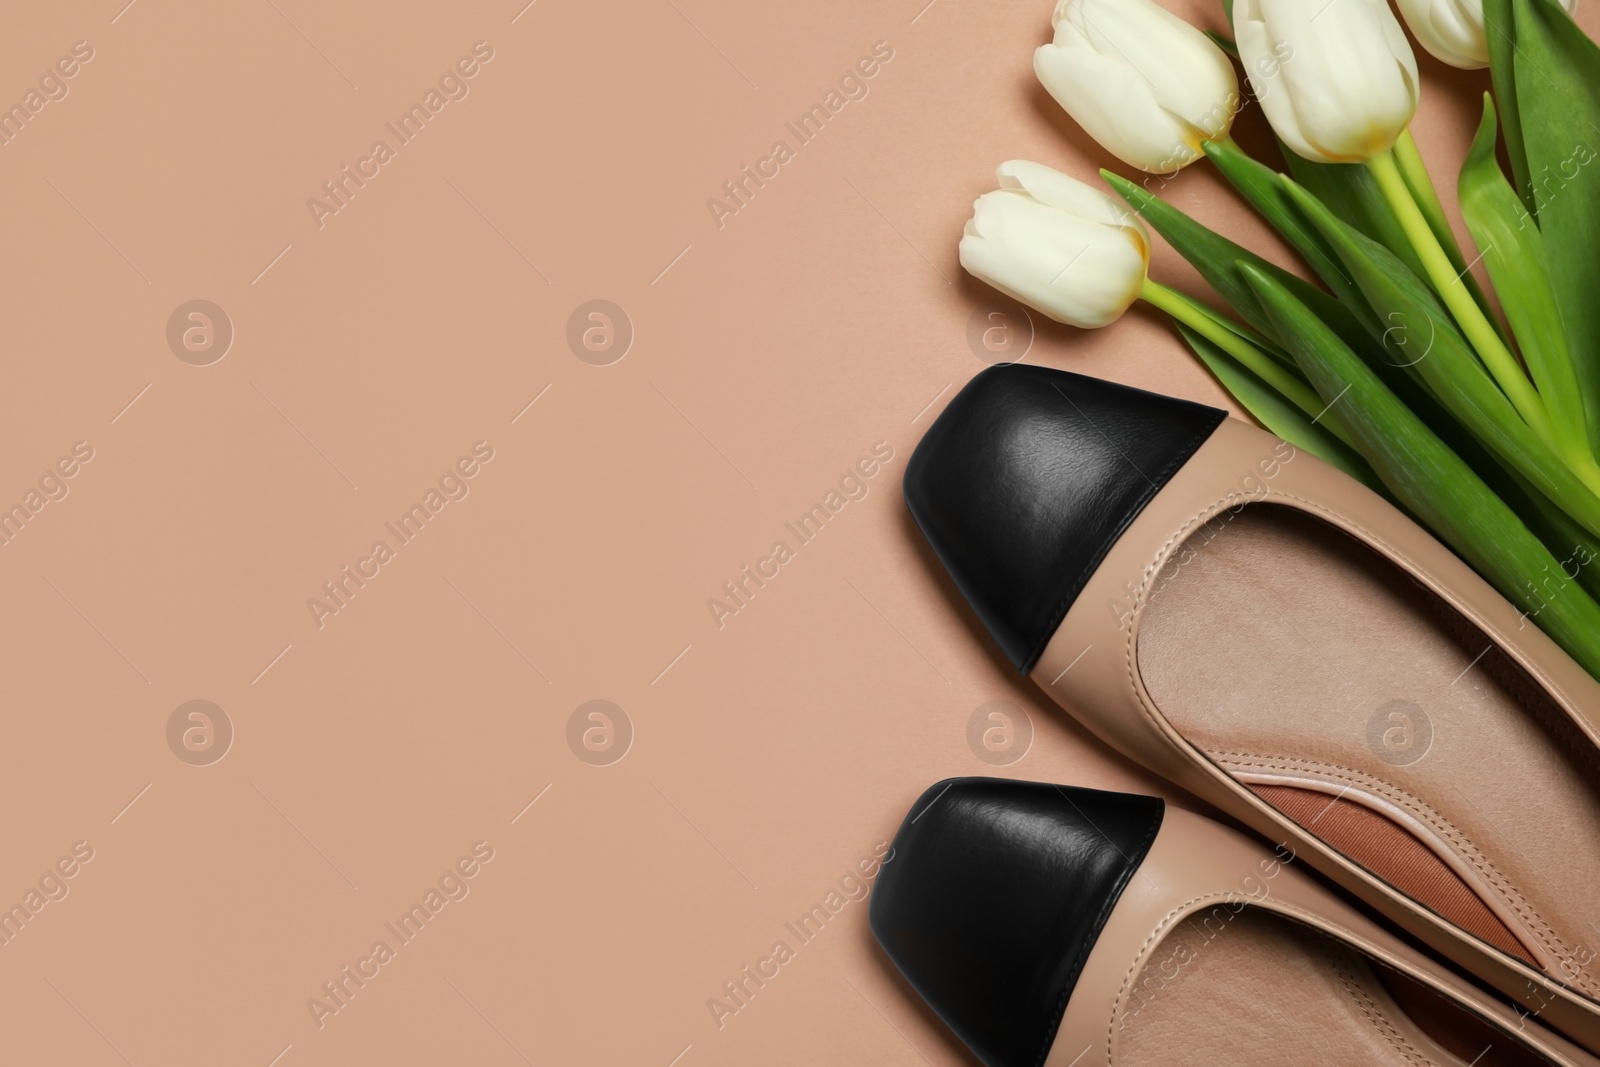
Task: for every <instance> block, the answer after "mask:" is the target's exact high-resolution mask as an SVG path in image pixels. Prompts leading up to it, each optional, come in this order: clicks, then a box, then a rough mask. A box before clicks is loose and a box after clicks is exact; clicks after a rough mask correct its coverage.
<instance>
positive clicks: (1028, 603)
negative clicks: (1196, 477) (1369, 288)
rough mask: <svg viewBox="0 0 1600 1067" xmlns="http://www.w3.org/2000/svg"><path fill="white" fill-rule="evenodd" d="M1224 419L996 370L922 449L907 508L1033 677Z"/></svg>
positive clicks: (909, 471)
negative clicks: (1135, 528)
mask: <svg viewBox="0 0 1600 1067" xmlns="http://www.w3.org/2000/svg"><path fill="white" fill-rule="evenodd" d="M1226 414H1227V413H1226V412H1223V411H1220V410H1218V409H1216V408H1211V407H1206V406H1205V405H1203V404H1195V403H1191V402H1189V401H1187V400H1178V399H1176V398H1174V397H1169V396H1161V395H1159V394H1157V393H1147V392H1144V391H1143V390H1140V389H1133V388H1130V387H1128V386H1125V385H1118V384H1116V383H1115V382H1106V381H1101V380H1100V379H1098V378H1089V377H1085V376H1084V375H1081V374H1069V373H1067V372H1065V371H1058V370H1051V369H1049V368H1047V367H1034V366H1029V365H1026V364H1010V365H1007V366H1002V367H991V368H989V369H988V370H985V371H983V372H982V373H980V374H979V375H978V376H977V377H975V378H973V379H972V381H970V382H968V383H967V385H966V387H965V388H963V389H962V390H961V392H960V393H958V394H956V397H955V399H954V400H952V401H950V405H949V407H947V408H945V410H944V411H943V412H942V413H941V414H940V415H939V418H938V419H937V420H935V421H934V424H933V425H932V426H931V427H930V428H929V429H928V432H927V434H926V436H924V437H923V439H922V442H921V443H920V444H919V445H918V446H917V448H916V451H915V452H914V453H913V454H912V456H911V460H910V462H909V463H907V465H906V474H905V497H906V503H907V505H908V506H909V507H910V509H911V514H912V516H913V517H914V518H915V519H916V522H917V526H918V527H919V528H920V529H921V530H922V533H923V536H925V537H926V538H927V539H928V541H929V543H930V544H931V545H932V546H933V550H934V552H935V553H937V554H938V556H939V559H940V560H941V561H942V562H943V563H944V565H945V568H946V569H947V570H949V572H950V576H951V577H952V578H953V579H954V580H955V583H956V586H957V587H958V588H959V589H960V590H961V592H962V594H963V595H964V596H965V597H966V598H967V601H968V602H969V603H970V604H971V605H972V607H973V609H974V610H975V611H976V612H977V613H978V617H979V618H980V619H982V620H983V624H984V625H985V626H986V627H988V630H989V632H990V633H991V634H992V635H993V636H994V639H995V640H996V641H997V642H998V643H999V645H1000V647H1001V649H1002V650H1003V651H1004V652H1005V654H1006V656H1007V657H1008V658H1009V659H1010V660H1011V662H1012V663H1014V664H1015V665H1016V666H1017V668H1018V669H1019V670H1021V671H1023V672H1024V673H1026V672H1027V671H1028V670H1030V669H1031V668H1032V667H1033V665H1034V663H1035V662H1036V661H1037V660H1038V658H1039V655H1040V653H1042V652H1043V651H1044V646H1045V644H1046V643H1047V642H1048V641H1049V640H1050V636H1051V635H1052V634H1053V633H1055V630H1056V627H1057V626H1058V625H1060V623H1061V620H1062V618H1063V617H1064V616H1065V615H1066V613H1067V609H1068V608H1069V607H1071V606H1072V601H1073V599H1074V598H1075V597H1076V596H1077V595H1078V592H1079V590H1081V589H1082V588H1083V585H1084V583H1085V582H1086V581H1088V579H1089V576H1090V575H1091V574H1092V573H1093V572H1094V568H1095V567H1097V566H1099V564H1100V561H1101V560H1102V559H1104V558H1105V554H1106V552H1108V551H1109V550H1110V548H1111V546H1112V544H1114V543H1115V542H1116V540H1117V538H1118V537H1120V536H1121V535H1122V532H1123V531H1124V530H1125V529H1127V527H1128V524H1129V523H1130V522H1132V521H1133V519H1134V518H1135V516H1137V515H1138V514H1139V512H1140V511H1141V510H1143V508H1144V506H1145V505H1146V504H1147V503H1149V501H1150V499H1151V498H1152V497H1153V496H1155V494H1156V493H1157V492H1159V491H1160V489H1161V487H1162V486H1163V485H1165V484H1166V483H1167V480H1168V479H1169V478H1171V477H1172V475H1173V473H1174V472H1176V471H1177V469H1178V468H1179V467H1181V466H1182V465H1183V464H1184V462H1185V461H1186V460H1188V458H1189V457H1190V456H1191V455H1193V454H1194V451H1195V449H1197V448H1199V447H1200V445H1201V444H1202V443H1204V441H1205V439H1206V438H1207V437H1209V436H1210V435H1211V431H1212V430H1214V429H1216V428H1217V426H1218V424H1219V423H1221V422H1222V420H1223V419H1224V418H1225V417H1226Z"/></svg>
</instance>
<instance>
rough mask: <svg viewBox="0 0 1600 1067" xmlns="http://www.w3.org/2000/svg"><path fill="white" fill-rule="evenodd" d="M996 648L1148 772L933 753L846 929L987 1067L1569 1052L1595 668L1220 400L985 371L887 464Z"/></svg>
mask: <svg viewBox="0 0 1600 1067" xmlns="http://www.w3.org/2000/svg"><path fill="white" fill-rule="evenodd" d="M905 497H906V501H907V504H908V505H909V507H910V510H911V512H912V515H913V517H914V518H915V520H916V523H917V525H918V527H919V529H920V530H921V531H922V533H923V535H924V536H925V537H926V538H927V540H928V542H929V544H930V545H931V546H932V548H933V550H934V553H935V555H937V556H938V558H939V560H940V561H941V563H942V564H943V565H944V567H945V569H946V570H947V571H948V572H949V574H950V577H951V579H952V580H953V582H954V584H955V586H956V587H957V589H959V591H960V592H961V594H962V596H963V597H964V598H965V599H966V600H967V602H968V604H969V605H970V606H971V607H972V609H973V611H974V612H975V613H976V615H977V617H978V618H979V619H980V620H981V621H982V623H983V625H984V627H985V628H986V629H987V630H988V632H989V634H990V635H991V637H992V638H993V640H994V642H995V643H996V644H997V645H998V646H999V649H1000V651H1001V652H1003V653H1004V654H1005V656H1006V657H1007V658H1008V659H1009V660H1010V661H1011V662H1012V663H1013V664H1014V665H1015V666H1016V667H1017V668H1018V669H1019V670H1020V671H1022V672H1023V673H1026V674H1028V675H1030V676H1031V677H1032V679H1033V680H1034V681H1035V682H1036V683H1037V684H1038V686H1039V687H1040V688H1041V689H1043V690H1044V691H1045V692H1046V693H1047V694H1049V695H1050V696H1051V697H1052V698H1053V699H1054V700H1056V701H1057V702H1058V703H1059V704H1061V706H1062V707H1063V708H1065V709H1066V710H1067V711H1068V712H1069V713H1070V714H1072V715H1073V716H1074V717H1075V718H1077V719H1078V720H1079V721H1080V722H1082V723H1083V724H1084V725H1085V726H1087V727H1088V728H1089V729H1090V730H1091V731H1092V732H1094V733H1095V734H1097V735H1098V736H1099V737H1101V738H1102V739H1103V740H1104V741H1106V742H1107V743H1108V744H1110V745H1111V746H1112V747H1114V748H1116V749H1118V750H1119V751H1121V752H1122V753H1124V754H1126V755H1127V756H1129V757H1130V758H1132V759H1133V760H1134V761H1136V762H1138V763H1139V764H1142V765H1143V766H1145V767H1146V768H1148V769H1150V770H1151V771H1153V772H1155V773H1157V774H1159V775H1161V776H1162V777H1163V778H1165V779H1167V780H1169V781H1171V782H1172V783H1174V784H1175V785H1177V786H1180V787H1182V789H1183V790H1185V791H1187V792H1188V793H1189V794H1192V795H1193V796H1195V797H1197V798H1199V800H1201V801H1203V802H1205V803H1206V804H1209V805H1210V806H1211V807H1212V808H1214V809H1216V810H1217V811H1218V812H1220V813H1221V814H1222V815H1223V816H1225V817H1227V818H1228V819H1230V820H1232V821H1233V822H1235V823H1237V824H1238V825H1239V826H1242V827H1243V828H1244V832H1241V831H1240V830H1237V829H1233V828H1230V827H1229V826H1225V825H1223V824H1222V823H1220V822H1218V821H1215V820H1213V819H1210V818H1206V817H1204V816H1201V815H1198V814H1194V813H1191V812H1187V811H1181V810H1178V809H1177V808H1175V807H1169V806H1167V805H1165V804H1164V803H1163V802H1162V801H1161V800H1160V799H1158V798H1154V797H1146V796H1136V795H1131V794H1121V793H1108V792H1103V791H1097V790H1091V789H1083V788H1076V787H1072V786H1065V785H1048V784H1037V783H1028V782H1018V781H1010V780H1000V779H979V778H966V779H952V780H949V781H945V782H941V783H938V784H936V785H935V786H933V787H931V788H930V789H929V790H928V791H927V792H926V793H925V794H924V796H923V797H922V798H921V799H920V800H919V801H918V802H917V803H916V805H914V806H913V808H912V810H911V812H910V813H909V814H908V815H907V817H906V820H905V823H904V824H903V825H902V827H901V829H900V831H899V833H898V834H897V836H896V838H895V842H894V851H893V853H892V855H893V862H892V863H889V864H887V865H886V866H885V867H884V870H883V873H882V874H881V875H880V878H879V881H878V885H877V887H876V888H875V890H874V893H873V898H872V904H871V909H870V911H871V914H870V921H871V926H872V930H873V933H874V935H875V936H876V938H877V940H878V942H879V943H880V945H881V946H882V947H883V949H884V951H885V953H886V954H887V955H888V957H889V958H890V960H891V961H892V962H893V963H894V964H895V966H896V967H897V968H898V969H899V971H900V972H901V974H902V975H903V976H904V977H905V979H906V981H907V982H908V983H909V984H910V986H911V987H912V988H913V989H915V990H916V991H917V993H918V994H920V995H921V996H922V998H923V999H924V1000H926V1002H927V1003H928V1004H929V1005H930V1006H931V1007H932V1008H933V1010H934V1011H935V1012H936V1013H937V1014H938V1015H939V1016H940V1017H941V1018H942V1019H943V1020H944V1021H945V1022H946V1023H947V1024H948V1025H949V1026H950V1028H951V1029H952V1030H953V1031H954V1032H955V1033H956V1034H957V1035H958V1036H959V1037H960V1038H961V1039H962V1041H964V1042H965V1043H966V1045H967V1046H968V1047H969V1048H970V1049H971V1050H972V1051H973V1052H974V1053H975V1054H976V1055H977V1057H978V1058H979V1059H980V1060H981V1061H982V1062H984V1063H985V1064H989V1065H991V1067H1088V1065H1090V1064H1096V1065H1098V1064H1109V1065H1113V1067H1122V1065H1130V1067H1131V1065H1164V1064H1175V1063H1183V1064H1230V1065H1233V1064H1281V1063H1285V1062H1302V1061H1303V1062H1307V1063H1328V1064H1356V1063H1361V1064H1380V1065H1385V1067H1387V1065H1390V1064H1396V1065H1399V1064H1405V1065H1418V1064H1440V1065H1461V1067H1468V1065H1471V1067H1492V1065H1516V1067H1522V1065H1531V1064H1583V1065H1593V1067H1600V1059H1597V1058H1596V1057H1595V1056H1594V1055H1593V1053H1594V1052H1596V1051H1600V961H1597V959H1596V954H1597V951H1600V948H1597V946H1600V847H1597V842H1600V733H1597V725H1600V724H1597V721H1596V719H1597V716H1600V686H1597V684H1596V682H1595V681H1594V680H1593V679H1592V678H1591V677H1590V676H1589V675H1588V674H1587V673H1586V672H1585V671H1584V670H1583V669H1582V668H1580V667H1578V666H1577V665H1576V664H1575V663H1573V662H1572V661H1571V660H1570V659H1568V658H1567V656H1566V655H1565V654H1564V653H1563V652H1562V651H1561V650H1560V649H1559V648H1557V647H1556V645H1555V644H1554V643H1553V642H1552V641H1551V640H1550V639H1549V638H1547V637H1546V636H1545V635H1544V634H1543V633H1542V632H1541V631H1539V630H1538V629H1537V627H1536V626H1534V625H1533V624H1532V622H1531V621H1530V620H1529V619H1527V618H1526V617H1525V616H1524V615H1523V614H1522V613H1520V612H1518V611H1517V610H1516V609H1515V608H1513V607H1512V606H1511V605H1510V604H1509V603H1507V602H1506V601H1505V600H1504V599H1503V598H1502V597H1501V596H1500V595H1499V594H1498V593H1496V592H1495V591H1494V590H1492V589H1491V588H1490V587H1489V586H1488V585H1487V584H1486V583H1485V582H1484V581H1483V580H1482V579H1481V578H1480V577H1478V576H1477V574H1475V573H1474V572H1473V571H1472V570H1471V569H1470V568H1469V567H1468V566H1466V565H1465V564H1464V563H1462V562H1461V561H1460V560H1459V559H1457V558H1456V557H1455V556H1454V555H1453V554H1452V553H1451V552H1450V551H1449V550H1448V549H1446V548H1445V547H1443V546H1442V545H1440V544H1439V543H1438V542H1437V541H1435V540H1433V538H1432V537H1430V536H1429V535H1428V534H1427V533H1426V532H1424V531H1423V530H1422V529H1420V528H1419V527H1418V526H1416V525H1415V524H1414V523H1413V522H1412V521H1411V520H1410V519H1408V518H1407V517H1406V516H1405V515H1403V514H1402V513H1401V512H1400V511H1399V510H1397V509H1396V508H1395V507H1394V506H1393V505H1391V504H1390V503H1389V502H1388V501H1386V500H1384V499H1383V498H1382V497H1380V496H1379V495H1377V494H1376V493H1373V492H1372V491H1371V490H1369V489H1367V488H1366V487H1365V486H1363V485H1361V484H1359V483H1358V482H1356V481H1354V480H1353V479H1351V478H1349V477H1347V476H1346V475H1344V474H1343V473H1341V472H1339V471H1337V470H1335V469H1334V468H1332V467H1330V466H1328V465H1327V464H1324V463H1322V462H1321V461H1319V460H1317V459H1316V458H1315V457H1313V456H1310V455H1308V454H1306V453H1304V452H1302V451H1299V450H1297V449H1295V448H1294V447H1293V446H1291V445H1289V444H1288V443H1287V442H1285V441H1283V440H1281V439H1279V438H1277V437H1274V436H1273V435H1271V434H1268V433H1266V432H1264V431H1262V430H1259V429H1257V428H1255V427H1253V426H1250V425H1247V424H1245V423H1243V422H1240V421H1237V420H1234V419H1231V418H1228V417H1227V416H1226V414H1225V413H1224V412H1222V411H1219V410H1217V409H1214V408H1209V407H1206V406H1203V405H1199V404H1194V403H1190V402H1187V401H1183V400H1178V399H1174V398H1170V397H1164V396H1159V395H1156V394H1152V393H1147V392H1142V391H1140V390H1136V389H1130V388H1127V387H1124V386H1120V385H1116V384H1114V383H1110V382H1104V381H1100V380H1097V379H1093V378H1088V377H1084V376H1081V375H1075V374H1069V373H1064V372H1061V371H1055V370H1050V369H1047V368H1041V367H1034V366H1027V365H1021V364H1018V365H1010V366H1003V367H995V368H990V369H989V370H986V371H984V372H983V373H981V374H980V375H978V377H977V378H975V379H973V381H972V382H971V383H969V384H968V385H967V386H966V387H965V388H964V389H963V390H962V392H961V393H959V394H958V395H957V396H956V398H955V399H954V400H952V401H951V403H950V405H949V406H948V407H947V408H946V410H945V411H944V412H943V413H942V414H941V415H940V416H939V418H938V419H937V420H936V422H935V423H934V424H933V426H932V427H931V428H930V429H929V431H928V433H927V435H926V436H925V437H924V439H923V441H922V442H921V444H920V445H919V446H918V447H917V449H916V452H915V453H914V454H913V456H912V458H911V460H910V462H909V464H908V466H907V470H906V475H905Z"/></svg>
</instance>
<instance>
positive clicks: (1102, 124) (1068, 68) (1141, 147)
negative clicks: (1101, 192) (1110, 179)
mask: <svg viewBox="0 0 1600 1067" xmlns="http://www.w3.org/2000/svg"><path fill="white" fill-rule="evenodd" d="M1033 69H1034V73H1035V74H1037V75H1038V77H1039V81H1040V83H1041V84H1043V85H1044V87H1045V89H1046V90H1047V91H1048V92H1049V93H1050V95H1051V96H1052V97H1054V98H1055V101H1056V103H1058V104H1060V105H1061V107H1062V108H1063V109H1064V110H1065V111H1066V112H1067V114H1069V115H1071V116H1072V118H1073V119H1074V120H1075V121H1076V122H1077V123H1078V125H1080V126H1082V127H1083V128H1084V130H1086V131H1087V132H1088V134H1089V136H1090V137H1093V138H1094V139H1095V140H1096V141H1098V142H1099V143H1100V144H1101V145H1103V146H1104V147H1105V148H1106V150H1107V151H1109V152H1110V153H1111V154H1112V155H1114V156H1116V157H1117V158H1118V159H1120V160H1122V161H1123V162H1124V163H1127V164H1128V165H1129V166H1133V167H1138V168H1139V169H1140V170H1144V171H1150V172H1153V173H1158V174H1171V173H1174V172H1176V171H1177V170H1179V169H1181V168H1182V167H1184V166H1186V165H1187V164H1189V163H1192V162H1194V161H1195V160H1196V159H1198V158H1200V142H1201V140H1202V139H1203V136H1204V135H1203V134H1202V133H1201V132H1200V131H1199V130H1198V129H1197V128H1196V127H1194V126H1193V125H1191V124H1190V123H1188V122H1187V121H1184V120H1183V119H1181V118H1179V117H1178V116H1175V115H1173V114H1172V113H1171V112H1169V111H1167V110H1166V109H1165V108H1163V107H1161V105H1160V104H1159V103H1157V101H1156V98H1155V96H1154V95H1153V94H1152V93H1151V91H1150V86H1149V84H1148V83H1147V82H1146V81H1145V80H1144V79H1143V78H1141V77H1140V76H1139V74H1138V73H1137V72H1136V71H1134V70H1133V69H1132V68H1130V67H1128V66H1127V65H1125V64H1123V63H1120V62H1118V61H1116V60H1112V59H1107V58H1105V57H1104V56H1101V55H1099V54H1098V53H1096V52H1094V51H1092V50H1090V49H1089V48H1086V47H1076V48H1063V47H1060V46H1058V45H1053V44H1047V45H1042V46H1040V48H1039V49H1038V51H1036V52H1034V54H1033Z"/></svg>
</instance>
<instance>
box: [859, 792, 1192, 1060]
mask: <svg viewBox="0 0 1600 1067" xmlns="http://www.w3.org/2000/svg"><path fill="white" fill-rule="evenodd" d="M1164 811H1165V805H1164V804H1163V802H1162V801H1161V800H1160V799H1159V798H1157V797H1146V796H1136V795H1133V794H1130V793H1107V792H1102V791H1100V790H1096V789H1079V788H1075V787H1072V786H1055V785H1042V784H1038V783H1034V782H1017V781H1011V780H1008V779H1001V778H956V779H951V780H949V781H946V782H941V783H939V784H938V785H935V786H933V787H932V788H930V789H929V790H928V791H927V792H926V793H924V794H923V795H922V798H921V799H920V800H918V801H917V803H916V805H915V806H914V807H913V808H912V809H911V813H910V814H909V815H908V816H907V817H906V821H905V823H904V824H903V825H902V826H901V827H900V831H899V833H897V834H896V835H895V839H894V849H893V851H892V852H891V853H890V854H889V859H888V860H887V861H886V862H885V863H884V866H883V869H882V872H881V873H880V874H879V876H878V883H877V885H875V886H874V887H873V890H872V903H871V905H870V909H869V919H870V922H871V926H872V933H873V935H874V936H875V937H876V938H877V939H878V943H879V944H880V945H882V946H883V950H884V951H885V952H886V953H887V954H888V955H889V958H890V959H891V960H893V961H894V964H895V966H896V967H898V968H899V969H900V973H901V974H903V975H905V977H906V980H907V981H909V982H910V983H911V985H912V986H913V987H915V988H916V990H917V992H918V993H919V994H921V996H922V998H923V999H924V1000H926V1001H927V1002H928V1004H929V1006H931V1007H932V1008H933V1010H934V1011H936V1012H938V1013H939V1017H940V1018H942V1019H943V1020H944V1021H945V1022H946V1023H947V1024H948V1025H949V1026H950V1028H951V1029H952V1030H954V1031H955V1032H956V1034H957V1036H959V1037H960V1038H961V1040H962V1041H964V1042H966V1044H967V1047H968V1048H970V1049H972V1051H973V1052H975V1053H976V1054H977V1055H978V1058H979V1059H981V1060H982V1061H983V1062H984V1063H986V1064H988V1065H989V1067H1038V1065H1039V1064H1040V1063H1042V1062H1043V1061H1044V1057H1045V1054H1046V1053H1047V1052H1048V1051H1049V1048H1050V1044H1051V1042H1052V1041H1053V1040H1054V1039H1055V1033H1056V1028H1057V1026H1059V1025H1060V1023H1061V1015H1062V1013H1063V1012H1064V1011H1065V1010H1066V1006H1067V999H1068V998H1069V997H1070V996H1071V995H1072V989H1073V986H1074V985H1075V984H1076V982H1077V980H1078V975H1079V973H1080V972H1081V971H1082V970H1083V964H1084V960H1086V959H1087V958H1088V955H1089V949H1090V948H1092V947H1093V945H1094V942H1095V939H1096V938H1097V937H1098V936H1099V934H1100V930H1101V928H1102V927H1104V926H1105V922H1106V919H1107V918H1108V917H1109V916H1110V914H1111V909H1112V908H1113V907H1114V906H1115V905H1116V902H1117V898H1118V897H1119V896H1121V894H1122V890H1123V887H1124V886H1126V885H1127V884H1128V879H1129V878H1130V877H1132V875H1133V872H1134V871H1135V870H1136V869H1137V868H1138V866H1139V864H1140V863H1141V862H1142V861H1143V860H1144V857H1145V853H1146V852H1148V851H1149V848H1150V843H1151V842H1152V841H1153V840H1154V839H1155V835H1156V831H1157V830H1158V829H1160V826H1161V817H1162V813H1163V812H1164Z"/></svg>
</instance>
